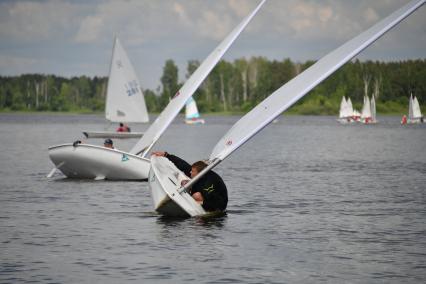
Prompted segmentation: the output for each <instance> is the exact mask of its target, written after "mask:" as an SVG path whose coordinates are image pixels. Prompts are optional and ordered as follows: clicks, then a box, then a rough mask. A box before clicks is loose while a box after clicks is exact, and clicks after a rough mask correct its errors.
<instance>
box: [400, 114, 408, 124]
mask: <svg viewBox="0 0 426 284" xmlns="http://www.w3.org/2000/svg"><path fill="white" fill-rule="evenodd" d="M401 124H407V116H406V115H405V114H404V115H403V116H402V119H401Z"/></svg>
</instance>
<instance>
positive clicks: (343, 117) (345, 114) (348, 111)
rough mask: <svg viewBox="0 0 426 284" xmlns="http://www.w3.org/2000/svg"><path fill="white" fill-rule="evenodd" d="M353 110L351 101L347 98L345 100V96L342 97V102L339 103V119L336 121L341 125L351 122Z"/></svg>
mask: <svg viewBox="0 0 426 284" xmlns="http://www.w3.org/2000/svg"><path fill="white" fill-rule="evenodd" d="M353 112H354V110H353V108H352V102H351V99H350V98H348V99H347V100H346V98H345V96H343V97H342V101H341V102H340V110H339V118H338V119H337V121H338V122H339V123H342V124H347V123H351V122H353V119H352V116H353Z"/></svg>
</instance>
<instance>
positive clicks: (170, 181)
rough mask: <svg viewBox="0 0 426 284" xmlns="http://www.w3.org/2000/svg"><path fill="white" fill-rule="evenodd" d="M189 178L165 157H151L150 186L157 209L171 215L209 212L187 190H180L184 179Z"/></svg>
mask: <svg viewBox="0 0 426 284" xmlns="http://www.w3.org/2000/svg"><path fill="white" fill-rule="evenodd" d="M186 179H189V178H188V177H187V176H186V175H185V174H184V173H183V172H182V171H180V170H179V169H178V168H176V166H175V165H174V164H173V163H172V162H170V161H169V160H168V159H166V158H164V157H156V156H153V157H151V169H150V171H149V179H148V182H149V187H150V189H151V196H152V200H153V203H154V208H155V211H157V212H158V213H160V214H162V215H166V216H170V217H185V216H191V217H194V216H201V215H205V214H207V212H206V211H205V210H204V209H203V207H201V205H199V204H198V203H197V202H196V201H195V200H194V199H193V198H192V196H191V195H190V194H188V193H187V192H185V191H184V192H181V193H180V192H179V191H178V190H179V188H180V184H181V182H182V180H186Z"/></svg>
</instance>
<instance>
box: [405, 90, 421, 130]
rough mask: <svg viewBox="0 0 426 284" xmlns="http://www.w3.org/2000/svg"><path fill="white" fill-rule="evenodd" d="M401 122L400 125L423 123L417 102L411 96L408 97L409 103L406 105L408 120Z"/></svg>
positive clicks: (415, 98)
mask: <svg viewBox="0 0 426 284" xmlns="http://www.w3.org/2000/svg"><path fill="white" fill-rule="evenodd" d="M403 121H404V119H403ZM403 121H402V122H401V123H402V124H406V123H408V124H417V123H421V122H423V115H422V112H421V110H420V104H419V101H418V100H417V97H416V96H414V97H413V94H411V95H410V101H409V104H408V119H406V122H405V123H403Z"/></svg>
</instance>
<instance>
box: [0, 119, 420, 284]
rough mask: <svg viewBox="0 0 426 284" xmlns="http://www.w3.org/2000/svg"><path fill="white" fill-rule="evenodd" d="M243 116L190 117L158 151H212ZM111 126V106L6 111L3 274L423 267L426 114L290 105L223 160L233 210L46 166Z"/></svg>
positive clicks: (202, 276) (326, 275)
mask: <svg viewBox="0 0 426 284" xmlns="http://www.w3.org/2000/svg"><path fill="white" fill-rule="evenodd" d="M237 119H238V117H206V120H207V123H206V124H205V125H203V126H187V125H185V124H183V123H182V122H181V121H182V119H179V120H177V121H175V122H174V124H172V125H171V126H170V128H169V129H168V130H167V132H166V133H165V134H164V136H163V137H162V138H161V140H160V142H159V143H158V144H157V146H156V148H155V149H157V150H167V151H168V152H170V153H174V154H176V155H178V156H181V157H184V158H185V159H187V160H188V161H189V162H193V161H195V160H198V159H202V158H206V157H208V156H209V153H210V151H211V149H212V148H213V146H214V145H215V143H216V142H217V141H218V140H219V138H220V137H221V136H222V135H223V134H224V133H225V131H226V130H227V129H229V128H230V127H231V125H232V124H233V123H234V122H235V121H236V120H237ZM104 127H105V122H104V120H103V118H102V117H101V116H90V115H83V116H72V115H62V116H53V115H13V114H0V145H1V152H0V179H1V180H0V283H131V282H135V283H320V282H326V283H420V282H423V281H424V280H425V279H426V195H425V189H426V152H425V148H426V126H425V125H421V126H408V127H402V126H400V125H399V117H383V118H380V123H379V124H378V125H374V126H361V125H346V126H343V125H339V124H337V123H336V121H335V119H334V117H303V116H294V117H282V118H281V119H280V120H279V122H278V123H275V124H272V125H270V126H268V127H267V128H266V129H265V130H264V131H262V132H261V133H260V134H259V135H257V136H256V137H255V138H254V139H252V140H251V141H250V142H249V143H247V144H246V145H244V146H243V147H242V148H241V149H239V150H238V151H237V152H235V153H234V154H233V155H232V156H231V157H229V158H228V159H227V160H225V161H224V162H223V163H222V164H221V165H219V167H218V168H217V172H218V173H219V174H221V175H222V177H223V179H224V180H225V182H226V184H227V186H228V190H229V197H230V198H229V199H230V201H229V204H228V213H227V215H226V216H223V217H220V218H216V219H201V218H188V219H177V220H176V219H175V220H173V219H172V220H171V219H167V218H163V217H161V216H159V215H157V214H156V213H155V212H153V207H152V203H151V197H150V193H149V190H148V184H147V183H144V182H105V181H96V182H95V181H76V180H68V179H64V178H63V177H62V176H61V175H60V174H59V175H56V176H55V178H54V179H50V180H48V179H47V178H46V174H47V173H49V171H50V170H51V169H52V166H53V165H52V164H51V162H50V160H49V158H48V154H47V148H48V147H49V146H51V145H54V144H60V143H64V142H72V141H74V140H76V139H77V138H81V130H83V129H85V130H88V129H91V130H100V129H103V128H104ZM146 127H147V126H143V125H142V126H134V127H133V129H134V130H144V129H146ZM101 142H102V141H101V140H93V142H92V143H94V144H101ZM115 142H116V147H118V148H120V149H123V150H128V149H130V148H131V146H132V145H133V144H134V143H136V140H133V141H132V140H127V141H125V140H123V141H118V140H116V141H115Z"/></svg>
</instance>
